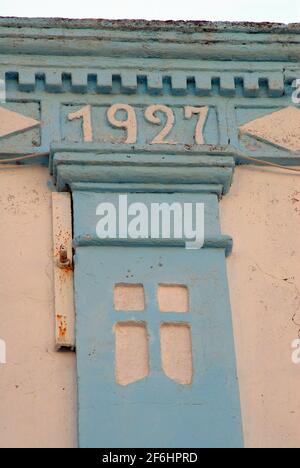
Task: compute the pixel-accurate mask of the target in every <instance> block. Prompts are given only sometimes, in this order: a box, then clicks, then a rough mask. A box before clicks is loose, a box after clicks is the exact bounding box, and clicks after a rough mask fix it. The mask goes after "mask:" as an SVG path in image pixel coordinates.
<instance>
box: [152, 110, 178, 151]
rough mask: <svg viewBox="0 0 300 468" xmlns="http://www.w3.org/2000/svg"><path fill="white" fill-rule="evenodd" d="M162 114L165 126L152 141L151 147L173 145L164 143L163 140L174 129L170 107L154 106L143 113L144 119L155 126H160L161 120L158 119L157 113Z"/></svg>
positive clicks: (167, 142)
mask: <svg viewBox="0 0 300 468" xmlns="http://www.w3.org/2000/svg"><path fill="white" fill-rule="evenodd" d="M159 112H162V113H163V114H165V116H166V125H165V126H164V128H163V129H162V131H161V132H160V133H159V134H158V135H157V136H156V137H155V138H154V140H152V142H151V145H164V144H165V145H172V144H175V143H173V142H171V141H166V140H165V138H167V136H168V135H169V133H170V132H171V131H172V129H173V127H174V122H175V116H174V112H173V110H172V109H171V108H170V107H167V106H163V105H159V104H158V105H154V106H149V107H147V109H146V111H145V117H146V119H147V120H148V122H151V123H153V124H155V125H162V119H161V118H160V117H159V115H158V113H159Z"/></svg>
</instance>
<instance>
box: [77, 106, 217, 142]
mask: <svg viewBox="0 0 300 468" xmlns="http://www.w3.org/2000/svg"><path fill="white" fill-rule="evenodd" d="M183 111H184V118H185V119H192V118H193V117H194V116H198V120H197V124H196V128H195V133H194V140H195V143H196V145H204V144H205V139H204V128H205V124H206V121H207V116H208V113H209V108H208V107H193V106H185V107H184V109H183ZM122 112H123V113H125V115H126V117H125V118H123V119H122V118H119V117H120V114H121V113H122ZM144 116H145V119H146V120H147V122H149V123H150V124H153V125H160V126H161V127H162V130H161V131H160V132H159V133H158V134H157V135H156V137H155V138H154V139H153V140H152V141H151V142H150V144H151V145H175V144H176V142H174V141H171V140H170V139H168V136H169V135H170V133H171V131H172V130H173V129H174V126H175V114H174V111H173V109H171V107H168V106H165V105H163V104H156V105H152V106H149V107H147V108H146V110H145V114H144ZM77 119H82V131H83V141H84V142H92V141H93V140H94V137H93V125H92V107H91V106H90V105H87V106H84V107H82V108H81V109H80V110H78V111H76V112H72V113H70V114H69V115H68V120H70V121H72V120H77ZM107 120H108V122H109V124H110V125H111V126H112V127H113V128H120V129H124V130H125V132H126V137H125V140H124V143H125V144H128V145H134V144H135V143H136V142H137V139H138V125H137V115H136V111H135V109H134V108H133V107H132V106H130V105H128V104H121V103H119V104H113V105H112V106H111V107H109V109H108V110H107ZM181 143H182V144H184V142H181Z"/></svg>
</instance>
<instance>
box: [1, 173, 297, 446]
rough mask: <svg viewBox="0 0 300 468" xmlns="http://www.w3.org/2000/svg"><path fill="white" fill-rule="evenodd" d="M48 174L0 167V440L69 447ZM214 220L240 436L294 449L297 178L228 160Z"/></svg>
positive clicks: (66, 367) (69, 373)
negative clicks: (0, 351)
mask: <svg viewBox="0 0 300 468" xmlns="http://www.w3.org/2000/svg"><path fill="white" fill-rule="evenodd" d="M48 180H49V175H48V170H47V169H46V168H45V169H43V168H13V169H9V168H3V169H2V168H1V169H0V219H1V227H0V260H1V263H0V265H1V268H0V304H1V309H0V339H1V338H2V339H4V340H5V341H6V343H7V364H6V365H0V415H1V416H0V447H75V446H76V432H77V431H76V369H75V355H74V354H72V353H57V352H55V343H54V313H53V287H52V283H53V278H52V230H51V229H52V226H51V191H50V189H49V188H48V186H47V181H48ZM221 218H222V224H223V232H224V233H227V234H231V235H232V236H233V238H234V252H233V255H232V256H231V257H230V258H229V259H228V260H227V265H228V275H229V284H230V294H231V301H232V311H233V321H234V329H235V339H236V349H237V358H238V371H239V379H240V388H241V399H242V411H243V418H244V432H245V439H246V445H247V446H248V447H300V425H299V422H298V421H299V416H300V397H299V386H298V382H299V376H300V364H299V365H298V366H297V365H295V364H293V363H292V360H291V354H292V349H291V343H292V341H293V340H294V339H296V338H297V337H298V333H299V328H300V326H297V325H296V323H299V324H300V293H299V290H298V288H300V238H299V226H300V176H297V174H288V173H284V172H282V171H277V170H273V169H272V170H270V169H264V168H253V167H243V168H238V169H237V170H236V174H235V179H234V184H233V187H232V189H231V192H230V194H229V195H227V196H226V197H225V198H224V200H223V201H222V203H221ZM224 351H226V350H224Z"/></svg>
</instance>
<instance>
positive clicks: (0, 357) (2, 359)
mask: <svg viewBox="0 0 300 468" xmlns="http://www.w3.org/2000/svg"><path fill="white" fill-rule="evenodd" d="M0 364H6V343H5V341H4V340H1V339H0Z"/></svg>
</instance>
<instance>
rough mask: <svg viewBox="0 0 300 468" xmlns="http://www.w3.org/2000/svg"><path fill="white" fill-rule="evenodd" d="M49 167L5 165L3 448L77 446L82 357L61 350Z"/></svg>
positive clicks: (0, 325)
mask: <svg viewBox="0 0 300 468" xmlns="http://www.w3.org/2000/svg"><path fill="white" fill-rule="evenodd" d="M48 179H49V175H48V170H47V169H46V168H44V169H42V168H38V167H37V168H32V167H31V168H21V167H20V168H16V169H5V168H0V223H1V224H0V338H2V339H4V340H5V341H6V344H7V364H6V365H0V447H73V446H76V439H77V435H76V372H75V355H74V354H71V353H64V354H59V353H56V352H55V350H54V327H55V325H54V313H53V290H52V281H53V280H52V225H51V191H50V189H49V188H48V187H47V181H48Z"/></svg>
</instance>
